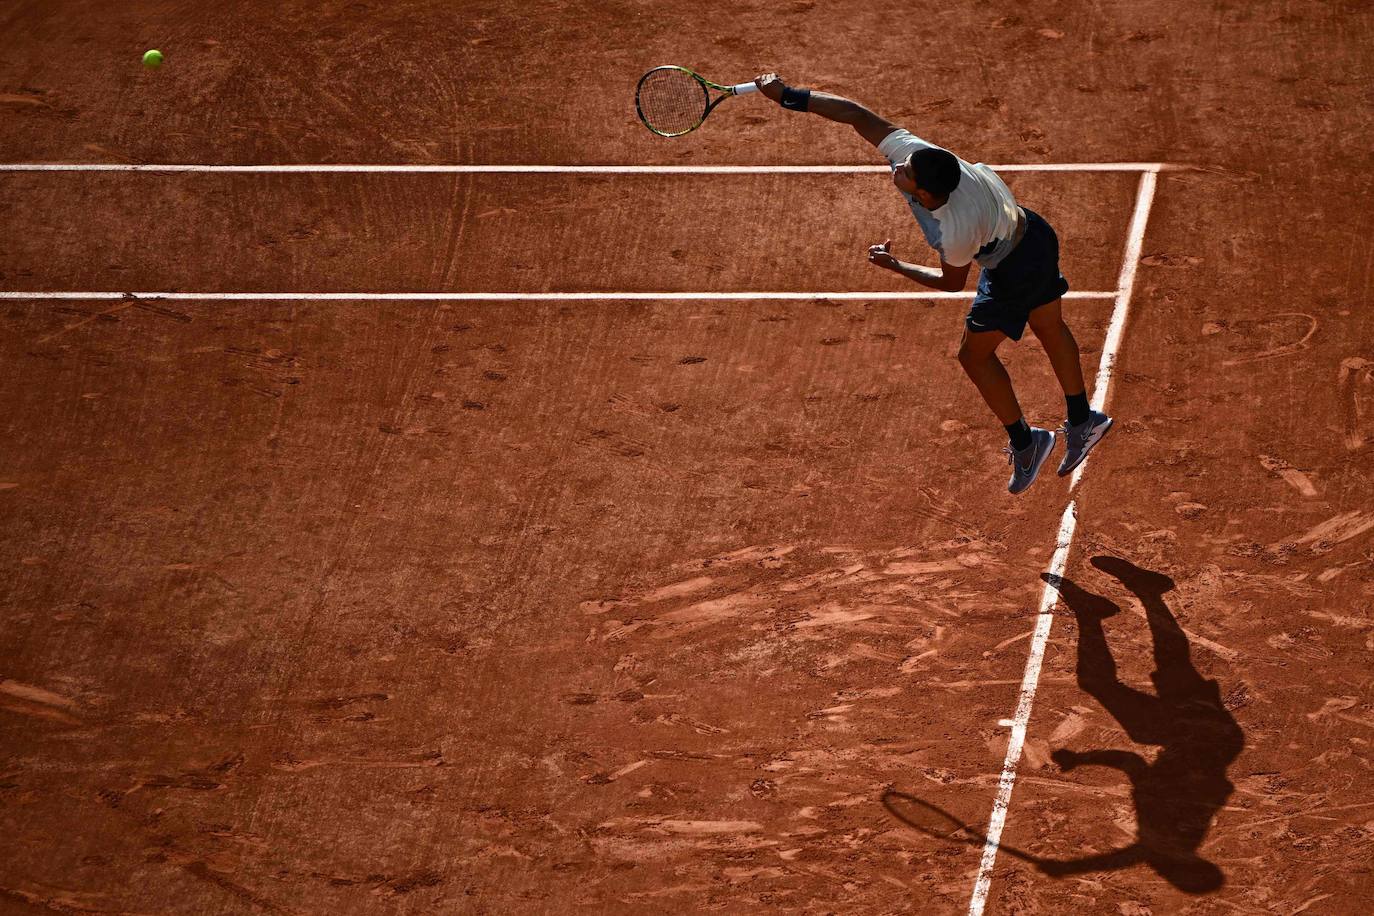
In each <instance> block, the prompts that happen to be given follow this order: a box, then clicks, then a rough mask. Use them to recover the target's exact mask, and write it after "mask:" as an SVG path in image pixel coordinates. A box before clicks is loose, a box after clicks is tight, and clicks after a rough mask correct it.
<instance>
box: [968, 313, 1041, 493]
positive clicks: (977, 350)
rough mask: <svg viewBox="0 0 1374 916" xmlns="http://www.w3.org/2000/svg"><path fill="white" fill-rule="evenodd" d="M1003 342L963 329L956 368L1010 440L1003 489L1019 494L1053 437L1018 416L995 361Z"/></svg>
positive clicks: (1008, 378) (1007, 383) (1006, 378)
mask: <svg viewBox="0 0 1374 916" xmlns="http://www.w3.org/2000/svg"><path fill="white" fill-rule="evenodd" d="M1006 339H1007V335H1005V334H1003V333H1002V332H1001V331H979V332H977V333H974V332H972V331H970V330H968V328H967V327H966V328H964V338H963V340H962V341H960V343H959V365H961V366H963V367H964V372H965V373H966V374H967V375H968V377H969V378H970V379H971V380H972V381H973V384H974V385H975V386H977V388H978V393H979V394H981V395H982V396H983V400H984V401H986V402H987V405H988V406H989V407H991V408H992V412H993V413H995V414H996V415H997V419H998V420H1000V421H1001V423H1002V425H1003V426H1005V427H1006V429H1007V434H1008V435H1009V436H1010V437H1011V446H1010V447H1009V448H1008V449H1007V454H1008V456H1009V457H1010V460H1011V466H1012V472H1011V482H1010V483H1009V484H1007V489H1008V490H1009V491H1010V492H1012V493H1020V492H1021V491H1022V490H1024V489H1026V488H1027V487H1029V486H1030V485H1031V484H1032V483H1034V482H1035V478H1036V476H1037V475H1038V474H1039V473H1040V466H1041V465H1042V464H1044V463H1045V459H1047V458H1049V456H1050V452H1052V451H1054V433H1052V432H1050V431H1049V430H1047V429H1038V428H1036V427H1033V426H1029V425H1028V424H1027V423H1026V420H1025V417H1023V416H1022V414H1021V405H1020V403H1019V402H1017V400H1016V391H1015V389H1013V388H1012V385H1011V376H1010V375H1008V374H1007V368H1006V366H1003V365H1002V361H1001V360H1000V359H998V358H997V348H998V347H999V346H1001V344H1002V341H1004V340H1006ZM1018 438H1019V440H1020V441H1018Z"/></svg>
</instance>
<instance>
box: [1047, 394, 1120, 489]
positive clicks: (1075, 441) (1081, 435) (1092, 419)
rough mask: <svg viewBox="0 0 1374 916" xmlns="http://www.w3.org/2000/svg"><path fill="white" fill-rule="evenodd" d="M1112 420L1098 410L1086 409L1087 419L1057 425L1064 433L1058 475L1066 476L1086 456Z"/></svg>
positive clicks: (1105, 432) (1108, 427)
mask: <svg viewBox="0 0 1374 916" xmlns="http://www.w3.org/2000/svg"><path fill="white" fill-rule="evenodd" d="M1112 423H1113V420H1112V418H1111V417H1109V416H1107V415H1106V414H1105V413H1103V412H1102V411H1100V410H1090V411H1088V419H1086V420H1084V421H1083V422H1082V423H1079V424H1078V425H1077V426H1070V425H1069V423H1068V422H1067V421H1065V423H1064V425H1063V426H1061V427H1059V430H1060V432H1062V433H1063V434H1064V460H1063V461H1061V462H1059V476H1060V477H1067V476H1068V475H1069V474H1071V473H1073V469H1074V468H1076V467H1078V466H1079V465H1080V464H1082V463H1083V462H1084V460H1086V459H1087V457H1088V452H1090V451H1092V448H1093V446H1094V445H1096V444H1097V443H1099V442H1101V441H1102V437H1103V436H1105V435H1107V433H1108V431H1109V430H1111V428H1112Z"/></svg>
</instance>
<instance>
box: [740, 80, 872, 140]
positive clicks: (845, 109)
mask: <svg viewBox="0 0 1374 916" xmlns="http://www.w3.org/2000/svg"><path fill="white" fill-rule="evenodd" d="M754 82H755V83H756V84H757V85H758V87H759V91H760V92H762V93H763V94H764V95H766V96H768V98H770V99H772V100H773V101H775V102H777V103H778V104H779V105H781V104H782V96H783V90H785V89H787V85H786V84H785V83H784V82H783V81H782V79H781V78H780V77H779V76H778V75H777V74H776V73H765V74H764V75H762V76H760V77H758V78H757V79H755V80H754ZM806 110H807V111H809V112H811V113H812V114H814V115H820V116H821V117H822V118H825V119H826V120H827V121H835V122H836V123H838V124H848V125H849V126H850V127H852V128H854V129H855V130H856V131H858V132H859V136H860V137H863V138H864V139H865V140H867V141H868V142H869V143H871V144H873V145H874V146H875V147H876V146H877V145H878V144H879V143H882V142H883V139H884V138H885V137H887V135H888V134H890V133H892V132H893V131H894V130H896V129H897V125H895V124H893V123H892V122H891V121H888V120H887V119H886V118H884V117H883V116H881V115H878V114H875V113H873V112H871V111H869V110H868V109H867V108H865V107H863V106H862V105H860V104H859V103H858V102H855V101H851V100H850V99H847V98H845V97H844V96H839V95H831V94H830V93H828V92H817V91H812V92H811V94H810V97H809V99H808V104H807V106H806Z"/></svg>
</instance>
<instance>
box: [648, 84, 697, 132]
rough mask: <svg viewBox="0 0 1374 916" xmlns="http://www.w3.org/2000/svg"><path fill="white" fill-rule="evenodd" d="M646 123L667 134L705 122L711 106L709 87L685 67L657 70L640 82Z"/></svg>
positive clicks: (689, 128) (682, 130) (685, 129)
mask: <svg viewBox="0 0 1374 916" xmlns="http://www.w3.org/2000/svg"><path fill="white" fill-rule="evenodd" d="M638 102H639V112H640V115H641V116H642V117H643V118H644V122H645V123H646V124H648V125H649V126H650V127H652V128H653V129H654V130H657V131H659V132H660V133H665V134H680V133H686V132H687V131H689V130H691V129H692V128H693V127H696V126H697V125H698V124H700V123H701V119H702V118H704V117H706V109H707V107H708V104H709V103H708V101H707V95H706V90H705V89H704V88H703V87H702V85H701V83H699V82H697V81H696V79H694V78H693V77H692V76H691V75H690V74H688V73H684V72H682V71H681V70H654V71H651V72H650V73H648V74H647V75H646V76H645V77H644V79H643V81H642V82H641V83H640V84H639V97H638Z"/></svg>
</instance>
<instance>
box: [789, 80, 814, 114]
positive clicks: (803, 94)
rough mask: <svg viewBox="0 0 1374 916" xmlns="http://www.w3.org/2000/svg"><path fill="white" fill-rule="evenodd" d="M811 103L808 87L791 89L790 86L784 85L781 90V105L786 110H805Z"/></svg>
mask: <svg viewBox="0 0 1374 916" xmlns="http://www.w3.org/2000/svg"><path fill="white" fill-rule="evenodd" d="M810 105H811V90H810V89H793V88H792V87H791V86H784V87H783V90H782V107H783V108H786V109H787V110H788V111H807V110H808V109H809V107H810Z"/></svg>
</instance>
